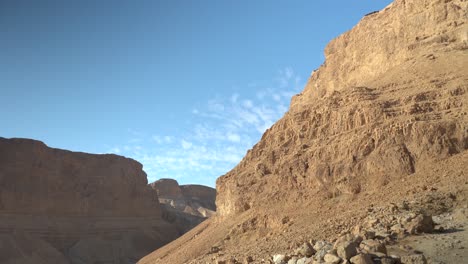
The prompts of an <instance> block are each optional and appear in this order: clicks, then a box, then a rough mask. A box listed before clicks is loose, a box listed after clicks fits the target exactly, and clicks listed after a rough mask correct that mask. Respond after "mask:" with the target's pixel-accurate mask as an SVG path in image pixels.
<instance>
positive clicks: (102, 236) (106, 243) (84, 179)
mask: <svg viewBox="0 0 468 264" xmlns="http://www.w3.org/2000/svg"><path fill="white" fill-rule="evenodd" d="M0 186H1V188H0V205H1V207H0V235H5V234H7V235H9V234H13V233H14V232H23V233H25V235H26V236H29V235H31V236H33V237H34V239H20V240H19V241H20V242H18V239H15V240H6V241H7V242H5V241H3V240H2V241H1V242H0V251H2V250H4V249H5V248H7V249H8V248H11V247H14V248H19V249H21V251H24V252H28V251H29V252H31V254H33V253H34V254H33V255H34V256H35V257H32V258H30V259H28V260H31V261H32V259H35V258H36V259H37V258H39V257H40V256H43V255H47V256H51V259H49V261H50V262H47V263H57V259H61V258H63V257H65V258H66V259H67V260H68V261H71V262H72V263H80V262H79V261H78V260H80V259H84V260H86V261H85V262H88V263H92V262H94V261H99V260H102V261H109V260H110V259H112V260H113V261H116V262H117V261H120V262H128V260H132V261H133V260H135V259H138V258H141V257H143V256H144V255H146V254H148V253H149V252H151V251H153V250H155V249H156V248H158V247H160V246H162V245H164V244H166V243H168V242H170V241H171V240H173V239H175V238H176V237H177V235H178V233H177V231H176V229H175V228H174V227H173V226H172V225H170V224H168V223H167V222H165V221H163V219H162V217H161V209H160V206H159V202H158V198H157V195H156V193H155V192H153V191H152V190H151V189H150V188H149V187H148V186H147V179H146V174H145V172H144V171H143V170H142V165H141V164H140V163H138V162H136V161H134V160H132V159H128V158H125V157H121V156H117V155H95V154H87V153H80V152H71V151H66V150H61V149H53V148H49V147H47V146H46V145H45V144H44V143H42V142H39V141H35V140H29V139H5V138H0ZM8 241H10V242H8ZM38 241H40V242H38ZM4 242H5V243H4ZM9 243H12V245H10V244H9ZM15 245H19V246H18V247H16V246H15ZM45 245H48V246H45ZM31 248H35V249H34V250H31ZM51 248H52V249H54V250H55V251H57V252H61V254H62V255H63V256H62V257H61V256H60V254H57V253H56V252H53V251H54V250H52V249H51ZM7 251H8V252H6V254H5V255H4V254H2V257H6V258H9V257H11V258H12V259H15V258H16V254H17V253H15V250H11V251H9V250H7ZM98 252H100V254H98ZM115 252H119V254H117V255H116V254H115ZM98 255H99V256H98ZM43 259H47V258H43ZM41 261H42V260H41ZM0 262H2V263H4V261H0ZM5 262H6V263H8V261H5ZM20 263H28V262H27V261H26V260H24V262H21V261H20ZM37 263H41V262H40V261H39V260H37ZM63 263H66V262H63Z"/></svg>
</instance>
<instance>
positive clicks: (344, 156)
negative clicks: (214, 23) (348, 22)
mask: <svg viewBox="0 0 468 264" xmlns="http://www.w3.org/2000/svg"><path fill="white" fill-rule="evenodd" d="M467 10H468V3H467V2H466V1H464V0H452V1H429V0H396V1H395V2H394V3H392V4H391V5H389V6H388V7H386V8H385V9H383V10H381V11H380V12H376V13H373V14H370V15H367V16H365V17H364V18H363V19H362V20H361V21H360V22H359V24H358V25H357V26H355V27H354V28H353V29H352V30H350V31H349V32H346V33H345V34H343V35H341V36H339V37H338V38H336V39H334V40H332V41H331V42H330V44H329V45H328V46H327V47H326V49H325V56H326V60H325V62H324V64H323V65H322V66H321V67H320V68H319V69H318V70H316V71H314V72H313V73H312V75H311V77H310V79H309V81H308V83H307V85H306V87H305V89H304V91H303V92H302V93H300V94H298V95H296V96H295V97H294V98H293V99H292V102H291V106H290V109H289V111H288V112H287V113H286V114H285V116H284V117H283V118H282V119H281V120H279V121H278V122H277V123H276V124H274V125H273V126H272V127H271V128H270V129H268V130H267V131H266V132H265V134H264V135H263V137H262V139H261V140H260V142H258V143H257V144H256V145H255V146H254V147H253V149H251V150H249V151H248V153H247V154H246V156H245V157H244V159H243V160H242V161H241V162H240V163H239V164H238V165H237V166H236V167H235V168H234V169H233V170H232V171H230V172H229V173H227V174H226V175H224V176H221V177H220V178H219V179H218V180H217V186H216V188H217V198H216V204H217V209H218V215H217V216H216V217H215V218H213V219H210V220H208V221H205V222H204V223H202V224H201V225H200V226H198V227H197V228H195V230H192V231H191V232H189V233H187V234H186V235H185V236H183V237H181V238H180V239H178V240H176V241H174V242H172V243H171V244H169V245H167V246H165V247H163V248H161V249H160V250H157V251H156V252H154V253H152V254H151V255H149V256H147V257H145V258H143V259H142V260H141V261H140V262H139V263H207V262H208V263H211V262H215V261H218V263H223V261H226V263H227V262H229V261H231V262H233V263H236V261H237V262H244V261H245V262H255V263H261V262H262V260H264V262H266V261H270V260H271V255H272V254H274V253H276V252H278V251H283V252H284V251H286V250H289V249H291V248H292V247H295V246H297V243H301V242H302V241H306V240H308V239H314V240H315V239H336V237H337V236H338V235H339V234H340V233H341V232H342V231H347V230H348V229H349V228H352V227H353V226H354V225H355V224H359V221H362V219H364V217H365V215H366V214H367V212H368V207H372V206H376V205H379V206H388V204H389V203H390V202H394V203H401V202H403V201H404V200H407V201H414V202H415V203H418V201H419V202H420V201H423V202H421V206H420V207H421V208H423V209H424V211H425V212H426V211H427V212H429V213H430V214H434V215H436V214H441V213H444V212H451V211H452V210H455V209H456V208H458V207H460V206H463V205H464V204H465V205H466V197H467V196H466V195H467V181H466V179H467V175H466V172H465V170H466V167H468V156H467V148H468V106H467V102H468V71H467V70H466V69H467V68H468V52H467V49H468V24H467V22H468V20H467V16H468V14H467ZM433 196H434V197H436V198H434V199H432V203H431V202H424V201H427V197H433ZM447 197H448V198H447ZM450 197H452V198H450ZM453 197H455V198H453ZM425 199H426V200H425ZM448 201H451V202H448ZM434 204H435V205H437V206H438V207H439V209H437V210H435V209H434V210H433V209H431V206H432V207H434ZM437 206H436V207H437ZM415 210H416V209H415ZM421 210H422V209H421ZM431 210H432V211H431ZM348 231H349V230H348ZM451 253H453V252H450V253H447V254H451ZM464 254H465V255H466V252H464ZM467 257H468V256H467ZM231 259H232V260H231ZM452 260H453V259H452ZM454 261H455V260H454ZM454 263H456V262H454Z"/></svg>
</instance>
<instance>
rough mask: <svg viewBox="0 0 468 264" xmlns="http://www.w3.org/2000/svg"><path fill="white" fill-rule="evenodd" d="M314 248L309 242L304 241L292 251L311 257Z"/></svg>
mask: <svg viewBox="0 0 468 264" xmlns="http://www.w3.org/2000/svg"><path fill="white" fill-rule="evenodd" d="M315 252H316V251H315V250H314V249H313V248H312V246H311V245H310V244H309V243H307V242H306V243H304V244H302V246H300V247H299V248H297V249H296V250H295V251H294V253H295V254H296V255H301V256H305V257H311V256H312V255H314V254H315Z"/></svg>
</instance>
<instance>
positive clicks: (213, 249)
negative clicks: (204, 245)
mask: <svg viewBox="0 0 468 264" xmlns="http://www.w3.org/2000/svg"><path fill="white" fill-rule="evenodd" d="M219 251H221V249H220V248H219V247H216V246H214V247H211V249H210V253H211V254H214V253H218V252H219Z"/></svg>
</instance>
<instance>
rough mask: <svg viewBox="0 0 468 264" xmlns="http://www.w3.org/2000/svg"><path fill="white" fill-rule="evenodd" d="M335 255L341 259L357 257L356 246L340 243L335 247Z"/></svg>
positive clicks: (350, 243)
mask: <svg viewBox="0 0 468 264" xmlns="http://www.w3.org/2000/svg"><path fill="white" fill-rule="evenodd" d="M336 253H337V255H338V256H339V257H340V258H342V259H350V258H351V257H354V256H356V255H357V253H358V252H357V245H356V243H354V242H342V243H340V244H338V246H337V247H336Z"/></svg>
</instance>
